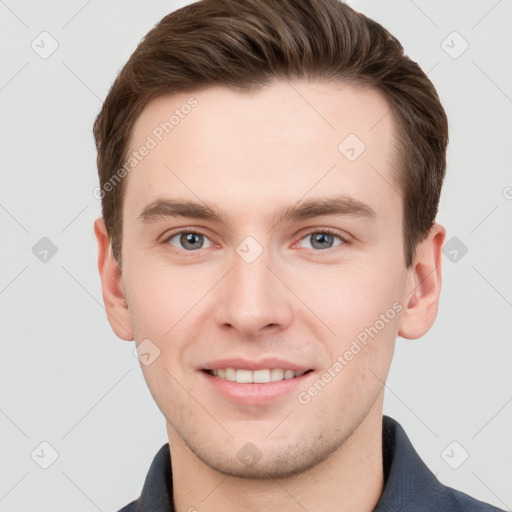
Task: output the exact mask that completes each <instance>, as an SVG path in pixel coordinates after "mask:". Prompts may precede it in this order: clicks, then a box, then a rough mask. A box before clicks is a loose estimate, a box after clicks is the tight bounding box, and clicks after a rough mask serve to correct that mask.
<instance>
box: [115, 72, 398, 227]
mask: <svg viewBox="0 0 512 512" xmlns="http://www.w3.org/2000/svg"><path fill="white" fill-rule="evenodd" d="M144 146H147V147H150V149H149V150H147V151H143V152H144V153H145V156H143V157H140V153H141V151H140V149H141V148H143V147H144ZM133 152H138V153H139V159H138V160H137V162H136V165H135V166H134V167H133V170H131V171H130V172H129V174H128V176H127V178H126V179H127V183H126V184H125V187H126V190H125V205H124V208H125V209H126V208H129V211H130V212H132V216H133V217H135V216H136V214H137V213H138V212H140V210H141V209H142V208H143V207H144V206H145V205H147V204H148V203H150V202H152V201H154V200H156V199H158V198H160V197H180V198H184V197H186V198H190V199H195V200H201V199H203V200H205V201H207V202H208V203H213V204H219V205H221V206H222V207H223V209H231V210H232V211H233V212H234V213H237V214H239V215H242V216H243V215H244V214H247V215H254V212H255V211H259V213H261V215H262V216H263V214H264V213H265V208H263V209H262V207H263V206H264V205H269V204H273V205H276V208H277V207H282V206H287V205H288V204H289V203H291V202H296V201H298V200H299V199H301V198H303V197H306V196H307V195H308V194H309V195H310V196H315V197H319V196H322V195H329V196H331V195H332V194H333V193H334V192H337V193H342V194H344V195H347V196H350V197H353V198H354V199H357V200H362V201H364V202H366V203H369V204H371V205H372V208H373V209H375V210H376V211H379V210H382V214H383V215H384V217H386V216H387V217H388V220H389V218H392V216H393V215H395V216H396V214H397V212H398V214H400V211H401V210H400V208H398V206H400V205H399V204H398V203H400V194H399V190H398V185H397V184H396V180H395V174H396V170H395V168H396V165H395V159H396V157H397V149H396V139H395V125H394V122H393V116H392V114H391V111H390V107H389V105H388V103H387V101H386V100H385V99H384V97H383V96H382V95H381V93H379V92H378V91H376V90H373V89H368V88H366V89H362V88H354V87H349V86H346V85H343V84H332V83H321V82H311V81H304V80H302V81H291V82H285V81H281V82H275V83H273V84H271V85H267V86H265V87H262V88H260V89H258V90H255V91H252V92H244V93H240V92H234V91H233V90H230V89H227V88H224V87H211V88H207V89H204V90H201V91H197V92H193V93H179V94H173V95H170V96H164V97H161V98H158V99H156V100H154V101H152V102H151V103H150V104H149V105H148V106H147V107H146V108H145V109H144V111H143V112H142V114H141V115H140V117H139V119H138V120H137V122H136V123H135V126H134V129H133V133H132V139H131V141H130V148H129V152H128V157H130V155H131V154H132V153H133ZM134 163H135V162H134ZM393 204H394V205H395V208H393ZM266 208H267V210H268V206H267V207H266ZM268 213H269V215H270V214H271V213H272V212H268ZM395 220H396V218H395Z"/></svg>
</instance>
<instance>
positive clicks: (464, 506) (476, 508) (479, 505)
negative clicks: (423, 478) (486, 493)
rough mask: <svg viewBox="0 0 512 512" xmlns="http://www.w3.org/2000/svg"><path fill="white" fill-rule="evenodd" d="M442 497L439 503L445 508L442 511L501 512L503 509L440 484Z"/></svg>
mask: <svg viewBox="0 0 512 512" xmlns="http://www.w3.org/2000/svg"><path fill="white" fill-rule="evenodd" d="M440 488H441V489H442V494H443V496H440V498H441V499H440V500H439V501H440V502H442V503H443V504H444V505H445V506H444V509H443V510H446V511H447V512H448V511H450V512H451V511H454V512H459V511H460V512H462V511H464V512H503V509H500V508H497V507H495V506H493V505H491V504H489V503H485V502H483V501H480V500H477V499H476V498H473V497H472V496H469V495H468V494H466V493H464V492H462V491H458V490H457V489H453V488H452V487H448V486H446V485H443V484H441V483H440Z"/></svg>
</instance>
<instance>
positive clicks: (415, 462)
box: [119, 416, 503, 512]
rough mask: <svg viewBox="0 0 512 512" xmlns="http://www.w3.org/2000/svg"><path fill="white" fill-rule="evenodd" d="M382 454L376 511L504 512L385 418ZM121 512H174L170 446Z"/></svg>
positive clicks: (163, 451) (162, 451)
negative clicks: (454, 483) (451, 481)
mask: <svg viewBox="0 0 512 512" xmlns="http://www.w3.org/2000/svg"><path fill="white" fill-rule="evenodd" d="M382 455H383V468H384V490H383V492H382V494H381V497H380V499H379V502H378V503H377V506H376V507H375V508H374V510H373V512H399V511H400V512H402V511H403V512H406V511H410V512H427V511H428V512H463V511H464V512H503V510H501V509H499V508H496V507H494V506H492V505H489V504H487V503H484V502H482V501H478V500H476V499H475V498H472V497H471V496H468V495H467V494H465V493H463V492H460V491H457V490H455V489H452V488H451V487H447V486H446V485H443V484H442V483H441V482H440V481H439V480H438V479H437V478H436V477H435V475H434V474H433V473H432V472H431V471H430V470H429V469H428V468H427V466H426V465H425V463H424V462H423V461H422V460H421V458H420V456H419V455H418V453H417V452H416V450H415V449H414V447H413V446H412V444H411V442H410V441H409V438H408V437H407V434H406V433H405V431H404V429H403V428H402V427H401V425H400V424H399V423H398V422H397V421H396V420H394V419H393V418H390V417H389V416H383V418H382ZM119 512H174V507H173V499H172V470H171V457H170V451H169V443H167V444H165V445H163V446H162V448H160V450H159V451H158V453H157V454H156V456H155V458H154V459H153V462H152V464H151V467H150V468H149V472H148V474H147V476H146V481H145V482H144V487H143V488H142V493H141V495H140V497H139V498H138V499H136V500H134V501H132V502H131V503H129V504H128V505H126V506H125V507H123V508H122V509H121V510H119Z"/></svg>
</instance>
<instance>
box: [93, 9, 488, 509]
mask: <svg viewBox="0 0 512 512" xmlns="http://www.w3.org/2000/svg"><path fill="white" fill-rule="evenodd" d="M94 134H95V137H96V142H97V147H98V170H99V176H100V190H101V194H100V195H101V198H102V208H103V210H102V212H103V217H102V218H100V219H98V220H97V221H96V223H95V233H96V237H97V240H98V247H99V258H98V267H99V271H100V275H101V282H102V289H103V298H104V302H105V306H106V310H107V315H108V319H109V322H110V324H111V326H112V329H113V330H114V332H115V333H116V334H117V336H119V337H120V338H122V339H125V340H135V341H136V345H137V348H138V352H139V358H140V361H141V368H142V371H143V374H144V377H145V379H146V382H147V384H148V386H149V389H150V391H151V393H152V396H153V398H154V399H155V401H156V403H157V405H158V407H159V408H160V410H161V411H162V413H163V415H164V416H165V419H166V428H167V435H168V439H169V443H168V444H166V445H164V446H163V447H162V448H161V450H160V451H159V452H158V454H157V455H156V457H155V459H154V461H153V464H152V466H151V468H150V471H149V473H148V476H147V478H146V482H145V484H144V488H143V490H142V494H141V496H140V498H138V499H137V500H135V501H133V502H132V503H130V504H129V505H127V506H126V507H124V508H123V509H122V510H123V511H126V512H127V511H135V510H144V511H146V510H147V511H149V510H151V511H159V510H175V511H178V512H185V511H194V510H198V511H201V512H203V511H219V510H223V511H230V510H249V511H258V510H267V511H274V510H275V511H277V510H279V511H292V510H311V511H312V510H315V511H332V510H354V511H371V510H377V511H391V510H393V511H396V510H414V511H421V510H436V511H444V510H446V511H448V510H450V511H452V510H456V511H457V510H461V511H462V510H472V511H473V510H474V511H480V510H482V511H483V510H486V511H487V510H489V511H490V510H498V509H496V508H494V507H492V506H491V505H487V504H485V503H482V502H480V501H477V500H475V499H473V498H471V497H469V496H468V495H466V494H463V493H461V492H459V491H456V490H454V489H451V488H448V487H446V486H444V485H442V484H441V483H440V482H439V481H438V480H437V479H436V478H435V477H434V475H433V474H432V473H431V472H430V471H429V470H428V469H427V467H426V466H425V465H424V464H423V462H422V461H421V459H420V458H419V456H418V455H417V454H416V452H415V451H414V449H413V447H412V445H411V444H410V442H409V440H408V438H407V436H406V434H405V432H404V431H403V429H402V428H401V427H400V425H399V424H398V423H397V422H396V421H395V420H393V419H391V418H389V417H386V416H384V417H383V412H382V410H383V398H384V383H385V380H386V376H387V373H388V370H389V367H390V364H391V360H392V356H393V351H394V346H395V341H396V338H397V336H402V337H404V338H410V339H414V338H419V337H421V336H423V335H424V334H425V333H426V332H427V331H428V330H429V329H430V327H431V326H432V324H433V322H434V320H435V317H436V314H437V307H438V300H439V293H440V289H441V248H442V245H443V241H444V239H445V229H444V228H443V227H442V226H441V225H439V224H438V223H436V222H435V217H436V213H437V208H438V203H439V196H440V191H441V185H442V182H443V178H444V173H445V167H446V146H447V143H448V128H447V119H446V115H445V112H444V110H443V107H442V106H441V104H440V101H439V98H438V95H437V93H436V90H435V88H434V86H433V85H432V83H431V82H430V81H429V79H428V78H427V76H426V75H425V74H424V73H423V72H422V70H421V69H420V68H419V67H418V65H417V64H416V63H414V62H412V61H411V60H410V59H409V58H407V57H406V56H404V55H403V50H402V47H401V45H400V43H399V42H398V41H397V40H396V39H395V38H394V37H393V36H391V35H390V34H389V33H388V32H387V31H386V30H385V29H384V28H383V27H381V26H380V25H379V24H377V23H375V22H374V21H372V20H370V19H368V18H366V17H365V16H363V15H361V14H359V13H357V12H355V11H354V10H352V9H351V8H350V7H348V6H347V5H345V4H343V3H340V2H337V1H336V0H323V1H313V0H307V1H306V0H303V1H302V0H301V1H300V2H298V1H297V0H295V1H293V0H288V1H283V0H266V1H263V0H250V1H243V2H239V1H235V0H205V1H200V2H197V3H195V4H192V5H189V6H187V7H184V8H182V9H180V10H178V11H175V12H173V13H171V14H170V15H168V16H166V17H165V18H164V19H163V20H162V21H161V22H160V23H159V24H158V25H157V26H156V27H155V28H154V29H152V30H151V31H150V32H149V34H148V35H147V36H146V37H145V38H144V40H143V41H142V42H141V44H140V45H139V47H138V48H137V50H136V51H135V52H134V54H133V55H132V56H131V58H130V59H129V61H128V63H127V64H126V65H125V67H124V68H123V69H122V70H121V72H120V73H119V75H118V77H117V79H116V81H115V83H114V84H113V86H112V89H111V91H110V92H109V94H108V96H107V98H106V100H105V103H104V105H103V108H102V110H101V112H100V114H99V116H98V118H97V120H96V123H95V126H94ZM205 496H208V498H207V499H205Z"/></svg>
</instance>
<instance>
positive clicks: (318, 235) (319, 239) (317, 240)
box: [302, 231, 343, 249]
mask: <svg viewBox="0 0 512 512" xmlns="http://www.w3.org/2000/svg"><path fill="white" fill-rule="evenodd" d="M336 238H337V239H338V240H339V241H340V242H339V243H338V244H334V245H333V242H334V240H335V239H336ZM302 240H307V241H310V242H309V247H308V249H331V248H332V247H335V246H336V245H340V244H341V243H343V240H342V239H341V237H339V236H338V235H332V234H330V233H326V232H323V231H316V232H314V233H310V234H309V235H307V236H305V237H304V238H303V239H302Z"/></svg>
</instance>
